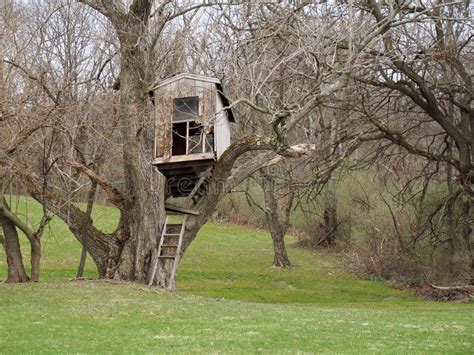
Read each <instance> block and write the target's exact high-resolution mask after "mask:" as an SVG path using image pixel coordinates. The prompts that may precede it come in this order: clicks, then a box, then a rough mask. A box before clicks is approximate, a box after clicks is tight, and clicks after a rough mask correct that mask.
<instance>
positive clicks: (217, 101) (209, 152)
mask: <svg viewBox="0 0 474 355" xmlns="http://www.w3.org/2000/svg"><path fill="white" fill-rule="evenodd" d="M153 96H154V98H155V118H156V128H155V159H154V161H153V164H154V165H155V166H156V167H157V168H158V170H159V171H160V172H161V173H162V174H163V175H164V176H166V178H167V189H168V194H169V195H171V196H173V197H182V196H189V195H190V194H191V193H192V192H193V191H195V189H196V188H197V186H198V185H199V183H200V182H202V180H203V179H204V178H205V177H206V175H208V174H209V173H210V171H211V170H212V167H213V165H214V164H215V162H216V160H217V159H219V157H220V156H221V155H222V153H223V152H224V151H225V150H226V149H227V147H228V146H229V145H230V123H231V122H235V120H234V115H233V114H232V110H231V109H230V108H229V102H228V100H227V99H226V98H225V97H224V95H223V94H222V86H221V84H220V81H219V80H217V79H215V78H209V77H204V76H200V75H193V74H179V75H176V76H173V77H170V78H168V79H165V80H164V81H162V82H160V83H159V84H158V85H157V86H155V87H154V88H153Z"/></svg>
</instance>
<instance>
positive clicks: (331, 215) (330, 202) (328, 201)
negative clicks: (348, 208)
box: [318, 180, 339, 245]
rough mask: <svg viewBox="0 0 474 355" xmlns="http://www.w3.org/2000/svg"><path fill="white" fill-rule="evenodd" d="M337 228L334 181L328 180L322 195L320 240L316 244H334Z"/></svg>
mask: <svg viewBox="0 0 474 355" xmlns="http://www.w3.org/2000/svg"><path fill="white" fill-rule="evenodd" d="M338 227H339V226H338V221H337V199H336V192H335V191H334V181H333V180H330V181H328V185H327V187H326V192H325V195H324V212H323V228H322V231H321V232H322V238H321V239H320V241H319V243H318V244H326V245H332V244H334V242H335V241H336V238H337V230H338Z"/></svg>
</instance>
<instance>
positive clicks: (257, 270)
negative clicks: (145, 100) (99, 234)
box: [0, 200, 474, 353]
mask: <svg viewBox="0 0 474 355" xmlns="http://www.w3.org/2000/svg"><path fill="white" fill-rule="evenodd" d="M25 201H26V200H24V201H21V203H20V204H19V211H18V212H19V213H20V214H22V215H26V214H27V215H28V218H29V220H30V222H33V224H34V222H35V220H36V219H37V217H38V215H39V207H38V206H37V205H36V204H34V203H32V202H31V201H29V202H27V203H26V202H25ZM94 220H95V221H96V224H97V225H99V226H101V228H103V229H104V230H111V229H113V226H114V224H115V223H116V220H117V215H116V212H115V211H114V210H113V209H112V208H109V207H99V208H97V209H96V210H95V211H94ZM23 239H24V238H23ZM288 243H289V245H290V248H289V253H290V258H291V259H292V261H294V262H295V264H296V265H297V266H296V267H295V268H293V269H291V270H287V271H281V270H275V269H272V268H270V267H269V266H270V265H271V261H272V249H271V242H270V238H269V236H268V235H267V234H266V233H265V232H262V231H258V230H254V229H248V228H244V227H240V226H234V225H230V224H224V223H209V224H208V225H206V226H205V228H203V230H202V231H201V233H200V235H199V237H198V239H197V240H196V241H195V243H193V245H192V246H191V248H190V250H189V251H188V253H187V254H186V255H185V258H184V259H183V262H182V264H181V266H180V270H179V274H178V288H179V291H177V292H176V293H173V294H171V293H168V292H166V291H162V290H158V289H155V288H150V287H146V286H143V285H138V284H115V283H110V282H105V281H97V280H86V281H71V279H72V278H73V277H74V275H75V270H76V267H77V263H78V260H79V254H80V248H79V244H78V243H77V242H76V241H75V240H74V239H73V237H72V236H71V235H70V233H69V232H68V230H67V228H66V227H65V225H64V224H62V223H60V222H59V221H57V220H54V221H53V222H52V224H51V227H50V229H49V230H48V231H47V232H46V234H45V235H44V239H43V246H44V251H43V253H44V254H43V263H42V279H41V282H40V283H39V284H24V285H6V284H0V302H1V306H2V316H1V318H0V332H1V336H0V353H26V352H28V353H45V352H46V353H51V352H74V353H79V352H101V353H102V352H109V353H123V352H135V353H138V352H167V353H168V352H169V353H178V352H225V353H228V352H231V353H244V352H265V353H267V352H276V353H296V352H326V353H334V352H337V353H341V352H343V353H363V352H364V353H365V352H383V353H407V352H408V353H472V352H473V351H474V335H473V334H474V326H473V324H474V322H473V321H474V317H473V315H474V305H473V304H472V303H471V304H454V303H451V304H449V303H436V302H430V301H423V300H420V299H418V298H417V297H415V296H413V295H411V294H409V293H407V292H404V291H399V290H396V289H393V288H391V287H390V285H388V284H386V283H383V282H377V281H370V280H361V279H359V278H357V277H355V276H353V275H351V274H348V273H347V272H345V271H344V269H343V267H342V264H341V260H337V259H335V258H334V257H333V256H330V255H325V254H313V253H310V252H307V251H304V250H300V249H297V248H295V247H293V246H292V244H294V241H293V240H292V239H291V238H289V239H288ZM23 245H24V248H23V250H24V254H25V256H26V258H25V259H27V257H28V248H27V244H25V243H24V244H23ZM85 276H86V277H87V278H91V279H93V278H95V277H96V273H95V269H94V265H93V264H92V263H90V262H89V263H88V264H87V272H86V275H85ZM5 277H6V265H5V257H4V254H3V250H2V251H1V253H0V279H5Z"/></svg>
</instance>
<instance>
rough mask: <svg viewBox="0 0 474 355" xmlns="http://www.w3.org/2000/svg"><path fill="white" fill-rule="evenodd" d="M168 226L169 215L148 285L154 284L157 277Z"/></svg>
mask: <svg viewBox="0 0 474 355" xmlns="http://www.w3.org/2000/svg"><path fill="white" fill-rule="evenodd" d="M167 226H168V216H166V218H165V224H164V225H163V230H162V231H161V237H160V241H159V242H158V254H157V255H156V259H155V265H153V272H152V273H151V277H150V281H149V282H148V286H151V285H153V280H154V279H155V274H156V269H157V267H158V262H159V260H160V254H161V246H162V245H163V241H164V239H165V233H166V228H167Z"/></svg>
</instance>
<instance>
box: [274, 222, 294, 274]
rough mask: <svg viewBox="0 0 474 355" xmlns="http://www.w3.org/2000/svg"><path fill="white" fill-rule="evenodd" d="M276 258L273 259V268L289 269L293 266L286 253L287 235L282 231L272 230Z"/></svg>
mask: <svg viewBox="0 0 474 355" xmlns="http://www.w3.org/2000/svg"><path fill="white" fill-rule="evenodd" d="M271 236H272V242H273V250H274V253H275V255H274V258H273V267H275V268H287V267H289V266H291V263H290V259H289V258H288V254H287V252H286V245H285V240H284V237H285V234H284V233H283V231H281V230H271Z"/></svg>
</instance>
